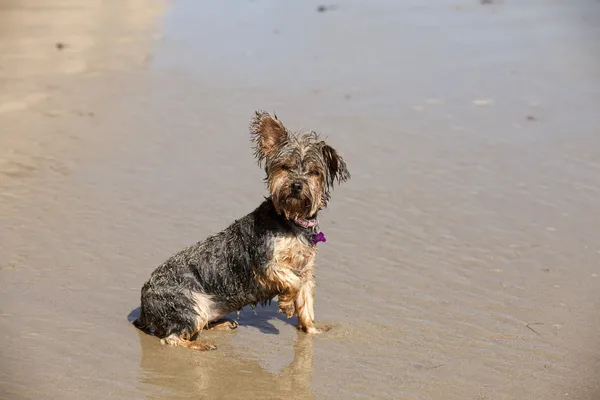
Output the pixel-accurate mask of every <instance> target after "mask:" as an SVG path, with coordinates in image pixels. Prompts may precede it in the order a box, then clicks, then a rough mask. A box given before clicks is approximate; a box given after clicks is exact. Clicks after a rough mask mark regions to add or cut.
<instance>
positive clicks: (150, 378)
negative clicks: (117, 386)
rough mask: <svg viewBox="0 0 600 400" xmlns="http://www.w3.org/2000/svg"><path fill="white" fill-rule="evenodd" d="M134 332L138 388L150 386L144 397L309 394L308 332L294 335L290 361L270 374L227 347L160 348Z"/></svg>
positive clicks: (307, 396) (304, 396) (283, 396)
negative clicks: (137, 349)
mask: <svg viewBox="0 0 600 400" xmlns="http://www.w3.org/2000/svg"><path fill="white" fill-rule="evenodd" d="M138 333H139V336H140V346H141V350H142V358H141V364H140V366H141V376H140V378H139V381H140V384H141V385H140V386H141V388H142V390H144V391H146V392H148V391H151V392H150V393H147V396H148V398H159V397H160V398H169V399H179V398H189V397H191V396H196V397H197V396H200V397H201V398H202V395H203V394H205V395H206V396H207V398H211V399H225V398H238V397H239V396H240V394H242V393H244V394H245V396H247V398H269V399H288V398H292V397H293V398H297V399H312V398H314V395H313V394H312V393H311V390H310V388H311V379H312V364H313V340H314V337H312V336H309V335H305V334H298V336H297V338H296V340H295V343H294V347H293V351H294V355H293V360H292V361H291V362H290V363H289V364H288V365H287V366H286V367H284V368H283V369H282V370H281V371H280V372H279V373H273V372H269V371H267V370H266V369H265V368H263V367H262V366H261V365H260V363H259V360H257V359H253V358H249V357H246V356H244V355H242V354H239V353H236V352H235V351H234V350H232V349H230V348H228V349H227V350H224V349H219V350H216V351H212V352H197V351H190V350H189V349H181V348H171V347H164V346H161V345H159V344H158V341H157V340H156V339H155V338H153V337H151V336H148V335H145V334H143V333H141V332H139V331H138ZM220 334H227V333H224V332H220ZM232 334H235V333H232ZM155 389H158V390H157V391H155Z"/></svg>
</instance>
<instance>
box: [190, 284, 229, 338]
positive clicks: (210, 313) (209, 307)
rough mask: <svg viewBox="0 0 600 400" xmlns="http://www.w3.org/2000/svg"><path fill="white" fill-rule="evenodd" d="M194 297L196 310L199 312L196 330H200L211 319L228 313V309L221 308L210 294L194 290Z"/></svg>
mask: <svg viewBox="0 0 600 400" xmlns="http://www.w3.org/2000/svg"><path fill="white" fill-rule="evenodd" d="M192 298H193V299H194V310H195V311H196V314H198V319H197V321H196V332H194V333H197V332H200V331H201V330H202V329H204V327H205V326H206V325H207V324H208V323H209V322H211V321H214V320H217V319H219V318H221V317H223V316H225V315H226V314H227V311H226V310H222V309H220V307H218V305H217V304H216V303H215V302H214V301H213V299H212V297H211V296H210V295H207V294H205V293H198V292H192Z"/></svg>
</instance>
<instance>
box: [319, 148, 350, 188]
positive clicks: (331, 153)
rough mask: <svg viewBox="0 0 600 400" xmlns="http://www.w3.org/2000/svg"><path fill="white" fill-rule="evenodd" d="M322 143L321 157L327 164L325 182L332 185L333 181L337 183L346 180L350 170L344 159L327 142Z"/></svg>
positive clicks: (348, 177)
mask: <svg viewBox="0 0 600 400" xmlns="http://www.w3.org/2000/svg"><path fill="white" fill-rule="evenodd" d="M322 143H323V147H322V149H321V151H322V152H323V158H324V159H325V164H326V165H327V170H328V172H329V173H328V174H327V184H328V185H329V186H333V182H334V181H336V180H337V181H338V183H342V182H346V181H347V180H348V179H350V171H348V168H347V167H346V163H345V162H344V159H343V158H342V157H341V156H340V155H339V154H338V153H337V151H335V149H334V148H333V147H331V146H329V145H328V144H325V142H322Z"/></svg>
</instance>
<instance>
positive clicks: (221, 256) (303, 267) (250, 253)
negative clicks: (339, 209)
mask: <svg viewBox="0 0 600 400" xmlns="http://www.w3.org/2000/svg"><path fill="white" fill-rule="evenodd" d="M250 133H251V136H252V142H253V147H254V154H255V157H256V158H257V159H258V163H259V165H261V166H262V165H263V164H264V168H265V172H266V178H265V181H266V183H267V185H268V188H269V192H270V196H269V197H267V198H265V200H264V201H263V202H262V204H260V205H259V206H258V207H257V208H256V209H255V210H254V211H252V212H251V213H250V214H248V215H246V216H245V217H243V218H241V219H239V220H236V221H235V222H234V223H233V224H231V225H230V226H229V227H227V228H226V229H225V230H223V231H221V232H219V233H217V234H215V235H213V236H210V237H208V238H207V239H205V240H203V241H201V242H198V243H196V244H194V245H192V246H190V247H188V248H186V249H184V250H182V251H180V252H179V253H177V254H175V255H173V256H172V257H171V258H169V259H168V260H167V261H166V262H165V263H163V264H162V265H160V266H159V267H158V268H157V269H156V270H155V271H154V272H153V273H152V274H151V276H150V279H149V280H148V282H146V283H145V284H144V286H143V287H142V293H141V314H140V317H139V318H138V319H137V320H136V321H134V324H135V326H136V327H138V328H139V329H141V330H143V331H144V332H147V333H151V334H154V335H155V336H157V337H159V338H161V343H163V344H169V345H177V346H183V347H189V348H194V349H197V350H209V349H213V348H214V346H212V345H210V344H206V343H201V342H198V341H194V340H193V339H194V338H195V337H196V335H197V334H198V333H199V332H200V331H201V330H202V329H234V328H235V327H237V324H236V323H235V321H233V320H228V319H223V317H225V316H226V315H227V314H229V313H231V312H234V311H239V310H241V309H242V308H243V307H244V306H247V305H256V304H259V303H260V304H265V303H267V302H270V301H271V300H272V299H273V298H274V297H275V296H277V297H278V303H279V310H280V311H281V312H283V313H285V314H286V315H287V316H288V317H292V316H293V315H297V316H298V329H300V330H303V331H304V332H306V333H309V334H314V333H319V332H320V330H319V329H318V328H317V327H315V321H314V291H315V277H314V265H315V257H316V255H317V246H316V244H317V242H319V241H324V240H325V238H324V236H323V234H322V233H321V232H318V233H317V229H318V221H317V214H318V213H319V211H320V210H322V209H323V208H325V207H326V206H327V203H328V202H329V199H330V192H331V190H332V189H333V185H334V182H336V181H337V183H341V182H344V181H346V180H347V179H349V178H350V173H349V172H348V169H347V168H346V163H345V162H344V160H343V159H342V157H341V156H340V155H339V154H338V153H337V151H336V150H334V149H333V148H332V147H331V146H329V145H328V144H327V143H325V142H324V141H322V140H321V139H320V138H319V136H318V135H317V134H316V133H315V132H312V131H311V132H291V131H289V130H288V129H286V128H285V127H284V126H283V124H282V123H281V121H280V120H279V119H278V118H277V116H275V115H273V116H271V115H270V114H268V113H266V112H257V113H256V115H255V117H254V118H253V120H252V122H251V124H250Z"/></svg>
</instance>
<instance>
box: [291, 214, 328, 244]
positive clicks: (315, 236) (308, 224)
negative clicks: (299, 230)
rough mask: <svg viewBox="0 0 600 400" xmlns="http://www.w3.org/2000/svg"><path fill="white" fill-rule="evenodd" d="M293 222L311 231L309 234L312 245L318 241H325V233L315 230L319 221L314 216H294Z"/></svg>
mask: <svg viewBox="0 0 600 400" xmlns="http://www.w3.org/2000/svg"><path fill="white" fill-rule="evenodd" d="M294 222H295V223H296V224H297V225H300V226H301V227H303V228H305V229H310V230H312V231H313V233H311V235H310V241H311V242H312V244H313V245H316V244H317V243H319V242H323V243H325V242H326V241H327V238H326V237H325V234H324V233H323V232H317V229H318V227H319V221H318V220H317V219H316V218H314V219H303V218H296V219H294Z"/></svg>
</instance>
